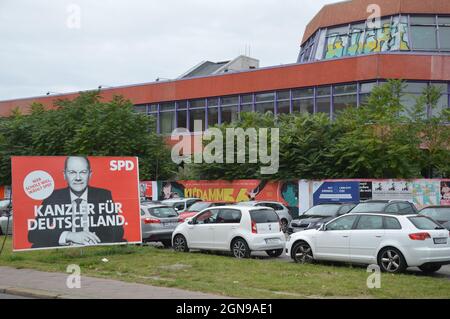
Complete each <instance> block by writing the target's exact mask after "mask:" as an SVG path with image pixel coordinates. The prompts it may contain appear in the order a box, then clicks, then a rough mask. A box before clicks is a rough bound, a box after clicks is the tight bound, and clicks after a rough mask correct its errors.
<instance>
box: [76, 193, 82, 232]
mask: <svg viewBox="0 0 450 319" xmlns="http://www.w3.org/2000/svg"><path fill="white" fill-rule="evenodd" d="M74 202H75V204H76V207H75V212H76V213H78V216H79V217H81V218H80V221H79V224H80V227H76V229H75V231H76V232H80V231H83V227H81V221H82V220H83V215H82V214H81V202H83V200H82V199H81V198H77V199H75V200H74Z"/></svg>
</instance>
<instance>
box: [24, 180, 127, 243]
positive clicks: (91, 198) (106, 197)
mask: <svg viewBox="0 0 450 319" xmlns="http://www.w3.org/2000/svg"><path fill="white" fill-rule="evenodd" d="M87 201H88V203H89V204H94V207H95V209H94V211H95V215H89V216H93V220H94V222H95V223H97V221H98V217H99V216H100V215H99V212H98V204H99V203H106V202H107V201H112V195H111V192H110V191H109V190H106V189H102V188H95V187H88V198H87ZM66 204H71V200H70V189H69V188H68V187H67V188H63V189H56V190H55V191H53V193H52V194H51V195H50V196H49V197H48V198H46V199H44V201H43V202H42V206H43V207H42V212H45V208H46V206H48V205H66ZM108 215H110V214H108ZM111 215H113V214H111ZM102 216H104V217H106V214H105V213H103V214H102ZM58 217H60V216H58ZM65 217H67V216H65ZM39 218H43V217H39V216H38V217H36V219H37V220H38V219H39ZM64 231H71V229H58V228H56V229H46V230H38V229H35V230H30V231H28V241H29V242H30V243H32V244H33V245H32V248H41V247H56V246H59V238H60V237H61V234H62V233H63V232H64ZM89 231H91V232H95V234H96V235H97V236H98V237H99V238H100V240H101V244H104V243H116V242H122V241H124V240H123V227H122V226H100V227H95V228H89Z"/></svg>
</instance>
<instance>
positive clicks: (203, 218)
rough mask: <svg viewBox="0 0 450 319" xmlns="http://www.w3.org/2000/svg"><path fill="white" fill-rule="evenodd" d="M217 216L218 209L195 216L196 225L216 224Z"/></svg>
mask: <svg viewBox="0 0 450 319" xmlns="http://www.w3.org/2000/svg"><path fill="white" fill-rule="evenodd" d="M218 214H219V210H218V209H211V210H207V211H206V212H203V213H201V214H200V215H199V216H197V218H196V219H195V221H196V224H200V225H203V224H214V223H215V222H216V219H217V215H218Z"/></svg>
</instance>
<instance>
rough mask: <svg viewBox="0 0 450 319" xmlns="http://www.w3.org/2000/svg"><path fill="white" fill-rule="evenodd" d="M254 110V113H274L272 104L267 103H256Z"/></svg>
mask: <svg viewBox="0 0 450 319" xmlns="http://www.w3.org/2000/svg"><path fill="white" fill-rule="evenodd" d="M255 108H256V112H260V113H266V112H272V113H273V112H274V111H273V108H274V103H273V102H269V103H256V105H255Z"/></svg>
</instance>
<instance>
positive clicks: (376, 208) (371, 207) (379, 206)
mask: <svg viewBox="0 0 450 319" xmlns="http://www.w3.org/2000/svg"><path fill="white" fill-rule="evenodd" d="M385 207H386V203H380V202H369V203H359V204H358V205H356V207H355V208H353V210H352V213H373V212H382V211H383V209H384V208H385Z"/></svg>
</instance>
